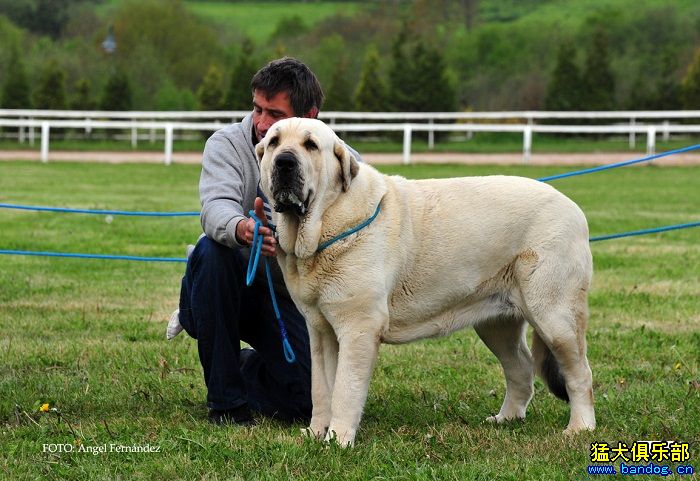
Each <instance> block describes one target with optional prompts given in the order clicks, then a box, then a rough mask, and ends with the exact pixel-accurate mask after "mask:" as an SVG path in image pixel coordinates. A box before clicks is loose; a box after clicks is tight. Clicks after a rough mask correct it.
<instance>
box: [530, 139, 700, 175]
mask: <svg viewBox="0 0 700 481" xmlns="http://www.w3.org/2000/svg"><path fill="white" fill-rule="evenodd" d="M698 149H700V144H696V145H691V146H690V147H683V148H682V149H676V150H669V151H667V152H662V153H660V154H654V155H648V156H646V157H642V158H641V159H634V160H625V161H623V162H616V163H614V164H608V165H601V166H598V167H591V168H590V169H583V170H575V171H573V172H565V173H563V174H557V175H550V176H548V177H540V178H539V179H537V180H539V181H540V182H549V181H550V180H557V179H564V178H566V177H574V176H576V175H584V174H592V173H593V172H600V171H602V170H610V169H616V168H617V167H625V166H627V165H632V164H639V163H641V162H649V161H650V160H654V159H660V158H661V157H667V156H669V155H674V154H682V153H683V152H690V151H692V150H698Z"/></svg>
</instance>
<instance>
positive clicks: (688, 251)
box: [0, 162, 700, 480]
mask: <svg viewBox="0 0 700 481" xmlns="http://www.w3.org/2000/svg"><path fill="white" fill-rule="evenodd" d="M383 170H384V171H386V172H388V173H400V174H403V175H406V176H408V177H412V178H420V177H447V176H460V175H486V174H493V173H506V174H517V175H525V176H529V177H540V176H544V175H549V174H554V173H557V172H561V171H562V170H566V169H562V168H558V167H548V168H526V167H489V166H462V165H460V166H457V165H438V166H424V165H416V166H409V167H387V168H384V169H383ZM198 177H199V169H198V167H197V166H190V165H172V166H170V167H164V166H162V165H140V164H133V165H132V164H129V165H127V164H122V165H109V164H73V163H50V164H39V163H31V162H0V202H5V203H23V204H37V205H51V206H69V207H82V208H109V209H126V210H154V211H161V210H165V211H175V210H177V211H183V210H187V211H189V210H196V209H197V208H198V205H199V203H198V196H197V182H198ZM699 183H700V167H686V168H680V167H668V168H666V167H664V168H661V167H655V166H650V167H637V168H627V169H618V170H614V171H609V172H605V173H599V174H594V175H590V176H583V177H576V178H571V179H566V180H560V181H556V182H555V183H554V185H555V186H556V187H557V188H559V189H560V190H562V191H563V192H564V193H566V194H567V195H569V196H570V197H571V198H572V199H574V200H575V201H576V202H577V203H578V204H579V205H580V206H581V208H582V209H583V210H584V212H585V213H586V215H587V216H588V220H589V223H590V227H591V234H592V235H599V234H606V233H612V232H619V231H626V230H632V229H641V228H645V227H655V226H659V225H667V224H673V223H682V222H690V221H695V220H700V190H699V189H698V188H697V186H698V185H699ZM446 221H449V220H448V219H446ZM440 228H444V227H440ZM448 228H453V229H458V228H459V226H448ZM0 232H1V233H2V234H1V235H0V249H25V250H46V251H62V252H90V253H109V254H117V253H118V254H131V255H148V256H167V257H182V256H184V249H185V246H186V245H187V244H188V243H190V242H193V241H194V240H195V239H196V238H197V236H198V235H199V232H200V227H199V224H198V220H197V219H196V218H171V219H157V220H153V219H144V218H127V217H115V218H114V219H113V221H112V222H111V223H108V222H106V219H105V217H104V216H87V215H74V214H53V213H33V212H22V211H13V210H0ZM591 247H592V250H593V255H594V262H595V275H594V282H593V288H592V292H591V296H590V311H591V319H590V326H589V331H588V342H589V355H590V362H591V367H592V370H593V376H594V392H595V396H596V410H597V418H598V429H597V430H596V431H595V432H593V433H586V434H581V435H579V436H576V437H573V438H564V437H563V436H562V434H561V431H562V430H563V429H564V427H565V426H566V423H567V420H568V407H567V405H566V404H564V403H563V402H561V401H559V400H556V399H555V398H554V397H553V396H552V395H551V394H549V393H548V391H547V390H546V389H545V388H544V387H543V385H542V383H540V382H539V381H538V382H537V384H536V394H535V397H534V399H533V401H532V404H531V406H530V408H529V410H528V419H527V420H526V421H525V422H524V423H521V422H517V423H510V424H506V425H501V426H493V425H489V424H486V423H484V422H483V420H484V419H485V418H486V417H487V416H488V415H490V414H493V413H495V412H497V411H498V409H499V407H500V404H501V401H502V396H503V394H504V380H503V376H502V374H501V369H500V366H499V365H498V363H497V361H496V359H495V358H494V357H493V356H492V355H491V354H490V353H489V352H488V350H487V349H486V347H485V346H483V344H482V343H481V342H480V341H479V340H478V338H477V336H476V335H475V334H474V333H473V332H472V331H463V332H459V333H457V334H455V335H453V336H451V337H449V338H444V339H434V340H427V341H421V342H417V343H414V344H410V345H405V346H383V347H382V349H381V352H380V359H379V363H378V366H377V368H376V370H375V374H374V378H373V382H372V385H371V387H370V393H369V399H368V403H367V406H366V409H365V416H364V419H363V422H362V425H361V427H360V431H359V434H358V437H357V445H356V447H355V448H353V449H348V450H342V449H339V448H337V446H327V445H323V444H320V443H317V442H313V441H310V440H307V439H303V438H302V437H301V436H300V435H299V428H301V427H302V426H301V425H288V424H283V423H279V422H275V421H270V420H267V419H260V420H259V421H260V422H259V423H258V425H257V426H255V427H253V428H245V429H236V428H219V427H214V426H211V425H210V424H208V423H207V422H206V409H205V405H204V399H205V389H204V383H203V379H202V374H201V367H200V365H199V361H198V357H197V349H196V342H195V341H193V340H192V339H190V338H188V337H187V336H186V335H181V336H179V337H178V338H176V339H175V340H174V341H172V342H167V341H166V340H165V336H164V332H165V324H166V319H167V317H168V316H169V314H170V312H171V311H172V310H173V308H174V307H175V306H176V305H177V298H178V291H179V281H180V277H181V275H182V272H183V269H184V266H183V265H182V264H164V263H157V264H156V263H138V262H125V261H102V260H73V259H50V258H39V257H21V256H0V325H1V326H2V331H1V332H2V335H1V336H0V366H2V369H1V370H0V426H1V427H0V446H2V449H0V479H144V480H151V479H164V480H166V479H167V480H171V479H188V480H189V479H204V480H217V479H265V480H267V479H269V480H278V479H300V480H302V479H303V480H306V479H329V480H336V479H343V480H345V479H352V480H366V479H419V480H424V479H425V480H428V479H440V480H443V479H449V480H452V479H453V480H492V479H502V480H531V479H538V480H539V479H542V480H570V479H577V480H581V479H591V478H593V479H597V478H598V477H597V476H593V477H589V476H588V475H587V474H586V466H588V465H589V464H591V463H590V449H591V443H594V442H600V443H608V444H610V445H611V446H616V445H617V443H618V442H624V443H627V444H628V445H631V444H632V443H634V442H635V441H641V440H668V441H677V442H684V443H689V445H690V450H689V452H690V459H689V460H688V461H687V462H686V463H685V464H690V465H693V466H694V467H695V468H696V469H700V434H699V433H700V414H698V413H700V361H699V358H698V352H699V351H700V301H699V300H698V299H700V228H696V229H687V230H683V231H676V232H669V233H665V234H657V235H650V236H644V237H636V238H628V239H621V240H611V241H605V242H598V243H593V244H592V245H591ZM43 403H49V406H50V408H56V409H57V411H49V412H47V413H41V412H39V407H40V405H41V404H43ZM45 443H66V444H68V445H71V446H73V449H74V452H72V453H65V452H64V453H49V452H44V449H43V445H44V444H45ZM110 443H113V444H115V445H128V446H131V445H140V446H144V445H147V444H148V445H150V446H157V447H159V448H160V451H159V452H157V453H156V452H152V453H119V452H105V453H99V452H98V453H96V454H94V455H93V454H91V453H88V452H83V453H81V452H78V450H79V449H80V448H79V446H81V445H82V446H88V447H92V448H93V449H95V447H100V446H103V445H106V449H107V450H108V451H109V448H110ZM615 464H616V465H619V461H618V462H617V463H615ZM644 464H647V463H644ZM656 464H659V463H658V462H657V463H656ZM660 464H671V463H668V462H666V463H660ZM674 465H675V464H674ZM615 478H618V477H615ZM602 479H605V478H602ZM608 479H610V477H609V478H608ZM646 479H657V478H656V477H647V478H646ZM676 479H677V478H676ZM682 479H692V478H691V477H690V476H685V477H683V478H682Z"/></svg>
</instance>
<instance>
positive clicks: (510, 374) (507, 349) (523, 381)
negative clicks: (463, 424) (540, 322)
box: [474, 317, 534, 423]
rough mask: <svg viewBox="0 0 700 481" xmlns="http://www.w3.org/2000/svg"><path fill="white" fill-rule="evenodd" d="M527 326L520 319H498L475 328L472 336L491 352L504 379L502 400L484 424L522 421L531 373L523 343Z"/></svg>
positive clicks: (530, 393)
mask: <svg viewBox="0 0 700 481" xmlns="http://www.w3.org/2000/svg"><path fill="white" fill-rule="evenodd" d="M526 326H527V324H526V322H525V320H524V319H523V318H521V317H501V318H497V319H494V320H489V321H485V322H483V323H481V324H477V325H476V326H475V328H474V329H475V330H476V333H477V334H478V335H479V337H480V338H481V340H482V341H484V344H486V346H487V347H488V348H489V349H490V350H491V352H493V353H494V354H495V355H496V357H497V358H498V360H499V361H500V363H501V366H502V367H503V373H504V374H505V377H506V396H505V398H504V400H503V405H502V406H501V410H500V411H499V412H498V414H496V415H495V416H490V417H488V418H487V421H492V422H498V423H501V422H503V421H507V420H509V419H524V418H525V410H526V409H527V405H528V404H529V403H530V399H532V393H533V385H532V382H533V378H534V369H533V365H532V356H531V355H530V350H529V349H528V347H527V343H526V342H525V328H526Z"/></svg>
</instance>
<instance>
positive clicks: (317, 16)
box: [187, 2, 360, 44]
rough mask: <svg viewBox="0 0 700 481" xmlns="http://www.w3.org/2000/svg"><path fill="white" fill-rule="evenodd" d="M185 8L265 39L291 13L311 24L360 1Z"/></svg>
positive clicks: (353, 9) (353, 7)
mask: <svg viewBox="0 0 700 481" xmlns="http://www.w3.org/2000/svg"><path fill="white" fill-rule="evenodd" d="M187 6H188V8H189V9H190V10H191V11H192V12H194V13H195V14H196V15H198V16H200V17H201V18H203V19H205V20H208V21H211V22H213V23H216V24H218V25H220V26H222V27H225V28H236V29H238V30H240V31H241V32H244V33H245V35H247V36H248V37H250V38H252V39H253V40H254V41H255V42H256V43H258V44H259V43H262V42H264V41H265V40H267V39H268V38H269V37H270V35H271V34H272V33H273V32H274V31H275V29H276V27H277V25H278V24H279V22H280V21H281V20H283V19H285V18H286V19H288V18H290V17H293V16H298V17H299V18H301V19H302V20H303V23H304V25H306V26H307V27H313V26H314V25H315V24H317V23H318V22H319V21H320V20H322V19H324V18H327V17H329V16H331V15H334V14H344V15H352V14H354V13H355V12H356V11H357V10H358V9H359V8H360V5H359V4H356V3H348V2H342V3H339V2H314V3H298V2H265V3H259V2H236V3H221V2H189V3H188V5H187Z"/></svg>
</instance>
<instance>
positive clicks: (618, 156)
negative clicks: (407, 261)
mask: <svg viewBox="0 0 700 481" xmlns="http://www.w3.org/2000/svg"><path fill="white" fill-rule="evenodd" d="M643 155H644V154H643V153H639V152H627V153H620V152H614V153H605V152H594V153H584V154H581V153H577V154H551V153H546V154H538V153H534V154H532V157H531V158H530V161H529V164H530V165H602V164H610V163H613V162H622V161H625V160H632V159H636V158H639V157H642V156H643ZM362 157H363V159H364V160H365V161H366V162H369V163H370V164H400V163H401V161H402V155H401V154H398V153H397V154H373V153H366V154H363V156H362ZM163 159H164V156H163V152H66V151H54V152H50V153H49V162H56V161H77V162H107V163H141V162H145V163H162V162H163ZM1 160H36V161H38V160H40V154H39V152H38V151H35V150H17V151H8V150H0V161H1ZM201 160H202V154H201V153H200V152H174V153H173V162H174V163H178V164H198V163H200V162H201ZM411 161H412V162H414V163H432V164H435V163H443V164H446V163H460V164H494V165H521V164H523V155H522V154H520V153H517V154H513V153H509V154H464V153H415V154H413V155H412V156H411ZM653 162H654V163H656V164H657V165H700V154H680V155H673V156H670V157H666V158H663V159H658V160H655V161H653Z"/></svg>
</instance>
